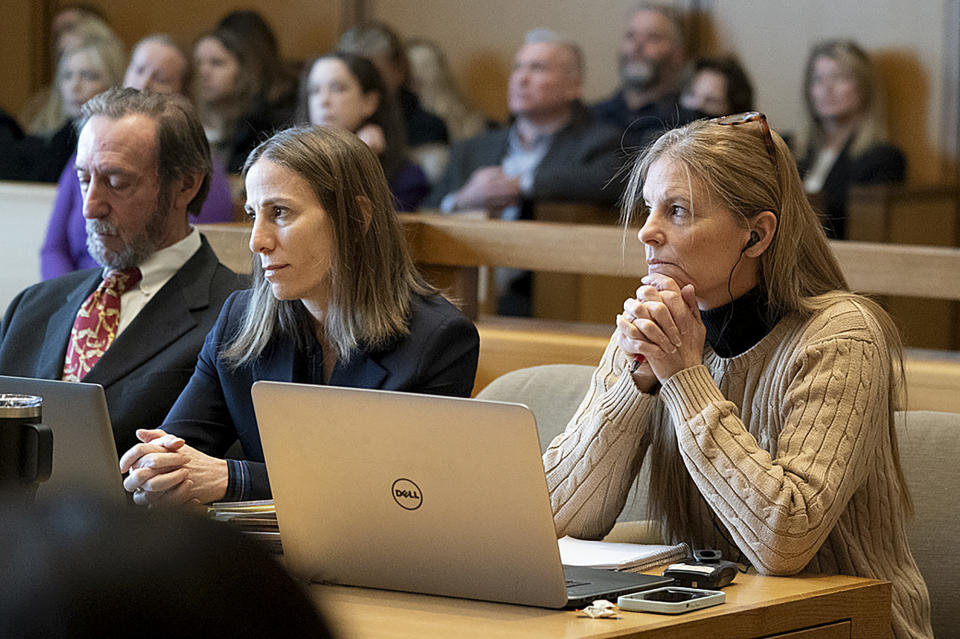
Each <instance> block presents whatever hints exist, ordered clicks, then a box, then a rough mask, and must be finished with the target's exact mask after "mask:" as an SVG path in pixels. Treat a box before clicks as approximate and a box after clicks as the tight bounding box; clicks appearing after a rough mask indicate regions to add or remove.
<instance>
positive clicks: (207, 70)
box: [193, 27, 290, 173]
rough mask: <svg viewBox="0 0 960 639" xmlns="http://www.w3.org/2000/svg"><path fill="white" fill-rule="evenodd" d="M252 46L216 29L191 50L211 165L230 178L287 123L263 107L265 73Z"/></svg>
mask: <svg viewBox="0 0 960 639" xmlns="http://www.w3.org/2000/svg"><path fill="white" fill-rule="evenodd" d="M251 42H252V41H248V40H246V39H245V38H244V37H243V36H242V35H240V34H239V33H237V32H235V31H232V30H230V29H225V28H223V27H220V28H218V29H215V30H214V31H211V32H210V33H207V34H206V35H203V36H201V37H200V38H199V39H198V40H197V42H196V44H195V45H194V48H193V63H194V84H195V87H194V100H195V102H196V105H197V111H198V112H199V114H200V120H201V121H202V122H203V127H204V130H205V131H206V132H207V139H208V140H209V142H210V148H211V150H212V151H213V156H214V161H215V162H219V163H221V164H222V165H223V166H224V167H225V168H226V170H227V172H228V173H239V172H240V169H241V168H242V167H243V162H244V160H246V158H247V154H249V153H250V151H251V150H252V149H253V147H255V146H256V145H257V144H258V143H259V142H260V141H261V140H263V139H264V138H266V137H268V136H269V135H270V134H271V133H272V132H273V131H274V130H276V129H279V128H283V126H285V125H286V124H288V123H289V122H288V120H289V116H290V113H289V112H274V111H272V110H271V109H270V108H269V105H268V104H267V100H266V95H265V93H264V91H265V90H266V87H267V86H268V83H267V78H266V77H265V76H264V72H265V71H264V69H265V67H264V66H263V64H262V63H261V61H260V60H259V58H258V53H259V49H258V48H257V47H255V46H251Z"/></svg>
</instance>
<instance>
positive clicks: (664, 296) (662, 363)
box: [617, 273, 706, 391]
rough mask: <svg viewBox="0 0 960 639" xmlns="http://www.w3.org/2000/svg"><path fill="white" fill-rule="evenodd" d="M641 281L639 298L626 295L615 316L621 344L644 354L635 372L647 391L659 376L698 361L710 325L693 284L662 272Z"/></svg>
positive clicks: (632, 352) (633, 354) (631, 354)
mask: <svg viewBox="0 0 960 639" xmlns="http://www.w3.org/2000/svg"><path fill="white" fill-rule="evenodd" d="M641 282H642V283H643V286H641V287H640V288H638V289H637V297H636V298H629V299H627V300H626V301H625V302H624V303H623V313H622V314H620V315H617V344H618V346H619V347H620V350H621V351H623V352H624V353H625V354H626V355H627V357H628V358H630V359H636V356H637V355H643V358H644V362H643V364H641V365H640V366H639V367H638V368H637V370H636V371H634V372H633V377H634V380H635V382H636V383H637V386H638V388H640V390H643V391H649V390H650V389H651V388H652V387H653V385H654V384H655V383H656V382H657V381H658V380H659V381H660V382H661V383H663V382H665V381H666V380H668V379H669V378H670V377H672V376H673V375H674V374H676V373H677V372H679V371H681V370H683V369H685V368H690V367H691V366H696V365H697V364H700V362H701V360H702V358H703V343H704V340H705V339H706V329H705V328H704V326H703V322H702V321H701V319H700V309H699V308H698V306H697V299H696V292H695V291H694V288H693V285H692V284H687V285H685V286H684V287H683V288H681V287H680V286H679V285H678V284H677V282H676V281H674V280H673V279H672V278H670V277H667V276H666V275H661V274H659V273H652V274H649V275H647V276H645V277H644V278H643V279H642V280H641Z"/></svg>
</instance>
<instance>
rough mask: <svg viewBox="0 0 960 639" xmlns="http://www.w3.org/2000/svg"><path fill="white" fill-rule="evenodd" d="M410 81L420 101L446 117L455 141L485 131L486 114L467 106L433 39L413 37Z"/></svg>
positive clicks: (409, 66) (410, 50)
mask: <svg viewBox="0 0 960 639" xmlns="http://www.w3.org/2000/svg"><path fill="white" fill-rule="evenodd" d="M407 66H408V68H409V73H410V77H409V84H410V87H411V89H413V90H414V91H415V92H416V94H417V96H418V97H419V98H420V101H421V102H422V103H423V106H424V108H426V109H427V110H428V111H430V112H431V113H435V114H437V115H438V116H439V117H440V118H442V119H443V121H444V123H445V124H446V125H447V130H448V131H449V132H450V139H451V140H453V141H457V140H465V139H467V138H471V137H473V136H475V135H477V134H478V133H480V132H481V131H483V129H484V127H485V126H486V123H485V122H484V119H483V116H481V115H480V114H479V113H478V112H476V111H474V110H473V109H471V108H470V107H469V106H467V101H466V99H464V97H463V94H462V93H461V92H460V90H459V89H458V88H457V85H456V82H455V81H454V78H453V73H451V72H450V67H449V65H448V64H447V59H446V57H445V56H444V55H443V52H442V51H441V50H440V48H439V47H438V46H437V45H436V44H435V43H433V42H430V41H429V40H410V41H409V42H408V43H407Z"/></svg>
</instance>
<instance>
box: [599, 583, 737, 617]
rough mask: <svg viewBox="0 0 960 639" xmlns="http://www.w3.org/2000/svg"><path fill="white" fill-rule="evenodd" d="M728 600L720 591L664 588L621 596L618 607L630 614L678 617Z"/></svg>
mask: <svg viewBox="0 0 960 639" xmlns="http://www.w3.org/2000/svg"><path fill="white" fill-rule="evenodd" d="M726 599H727V596H726V595H725V594H724V593H723V591H720V590H703V589H701V588H682V587H680V586H664V587H662V588H654V589H653V590H644V591H642V592H635V593H632V594H629V595H620V597H619V598H617V605H618V606H619V607H620V609H621V610H629V611H630V612H657V613H660V614H666V615H678V614H680V613H682V612H689V611H691V610H697V609H699V608H708V607H710V606H716V605H718V604H722V603H723V602H724V601H726Z"/></svg>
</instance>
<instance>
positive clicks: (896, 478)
mask: <svg viewBox="0 0 960 639" xmlns="http://www.w3.org/2000/svg"><path fill="white" fill-rule="evenodd" d="M724 125H729V126H724ZM624 202H625V203H626V204H625V207H624V215H625V218H626V221H627V223H628V224H629V222H630V221H631V220H632V219H633V218H636V217H639V218H641V219H642V220H643V224H642V228H641V229H640V231H639V239H640V241H642V242H643V243H644V245H645V248H646V255H647V264H648V270H649V274H648V275H647V276H646V277H645V278H643V286H641V287H640V288H639V289H638V290H637V297H636V298H632V299H628V300H627V301H626V302H624V312H623V314H622V315H620V316H618V317H617V329H616V332H615V333H614V335H613V337H612V339H611V340H610V345H609V346H608V348H607V350H606V353H604V356H603V359H602V360H601V362H600V366H599V367H598V368H597V370H596V372H595V373H594V376H593V381H592V383H591V386H590V388H589V390H588V392H587V395H586V397H585V398H584V400H583V402H582V404H581V405H580V408H579V409H578V411H577V413H576V415H575V416H574V417H573V419H572V420H571V422H570V424H569V425H568V426H567V429H566V431H565V432H564V433H563V434H562V435H560V436H558V437H557V438H556V439H555V440H554V441H553V443H552V444H551V445H550V447H549V449H548V450H547V452H546V453H545V454H544V465H545V468H546V472H547V481H548V485H549V488H550V495H551V499H552V502H553V509H554V513H555V515H554V518H555V521H556V525H557V534H558V535H572V536H575V537H584V538H599V537H602V536H603V535H604V534H606V532H607V531H609V530H610V528H611V527H612V526H613V524H614V522H615V520H616V518H617V515H618V514H619V513H620V511H621V510H622V509H623V506H624V503H625V501H626V496H627V492H628V491H629V489H630V485H631V483H632V482H633V480H634V478H635V477H636V476H637V473H638V471H639V470H640V465H641V463H643V462H644V460H645V459H646V460H647V463H650V464H652V467H651V479H650V508H651V515H652V516H653V517H654V518H655V519H656V520H658V521H660V522H661V526H662V529H663V533H664V536H665V538H668V539H670V540H684V541H688V542H689V543H691V544H693V545H694V546H696V547H712V548H720V549H722V550H723V552H724V554H725V556H728V557H734V558H738V559H739V560H740V561H746V562H749V563H750V564H752V565H753V566H754V567H755V568H756V569H757V570H758V571H759V572H760V573H764V574H772V575H790V574H794V573H797V572H800V571H802V570H806V571H812V572H825V573H841V574H850V575H859V576H864V577H871V578H879V579H888V580H890V581H891V582H892V583H893V631H894V635H895V636H896V637H898V638H903V637H929V636H932V633H931V629H930V611H929V608H930V604H929V598H928V595H927V588H926V585H925V584H924V581H923V577H921V575H920V572H919V570H918V569H917V566H916V564H915V563H914V560H913V557H912V555H911V554H910V549H909V546H908V544H907V535H906V529H905V520H906V518H907V516H908V515H909V513H910V497H909V495H908V493H907V488H906V485H905V483H904V480H903V474H902V471H901V468H900V461H899V455H898V452H897V443H896V435H895V430H894V424H893V411H894V409H895V407H896V405H897V404H898V400H899V399H900V394H901V393H900V390H901V387H902V386H901V382H902V373H901V368H902V356H901V346H900V340H899V337H898V335H897V332H896V329H895V327H894V326H893V324H892V322H891V320H890V318H889V317H888V316H887V314H886V313H885V312H884V311H883V310H882V309H881V308H880V307H879V306H878V305H877V304H875V303H874V302H872V301H870V300H868V299H866V298H864V297H861V296H858V295H855V294H853V293H850V292H849V290H848V288H847V284H846V282H845V280H844V277H843V275H842V274H841V272H840V269H839V267H838V265H837V262H836V260H835V258H834V256H833V253H832V252H831V250H830V247H829V245H828V243H827V239H826V236H825V235H824V232H823V230H822V228H821V226H820V223H819V221H818V220H817V216H816V214H815V213H814V211H813V210H812V209H811V208H810V206H809V204H808V203H807V200H806V198H805V196H804V193H803V187H802V186H801V183H800V179H799V177H798V175H797V170H796V168H795V165H794V162H793V159H792V157H791V155H790V152H789V151H788V150H787V147H786V145H785V144H784V142H783V140H782V139H781V138H780V137H779V136H778V135H776V134H771V133H770V132H769V128H768V127H767V123H766V119H765V118H764V117H763V116H762V114H744V115H741V116H730V117H728V118H724V119H719V120H711V121H697V122H694V123H692V124H689V125H687V126H686V127H682V128H680V129H675V130H673V131H669V132H667V133H666V134H664V135H663V136H662V137H661V138H660V139H659V140H658V141H657V142H656V143H655V144H654V145H653V147H651V148H650V150H649V151H647V152H646V153H645V154H644V155H643V156H642V157H640V158H639V159H638V160H637V162H636V165H635V166H634V167H633V171H632V174H631V178H630V185H629V186H628V189H627V193H626V195H625V199H624ZM639 356H642V358H643V360H644V361H643V362H642V363H641V364H636V363H635V362H636V360H637V359H638V358H639Z"/></svg>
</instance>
